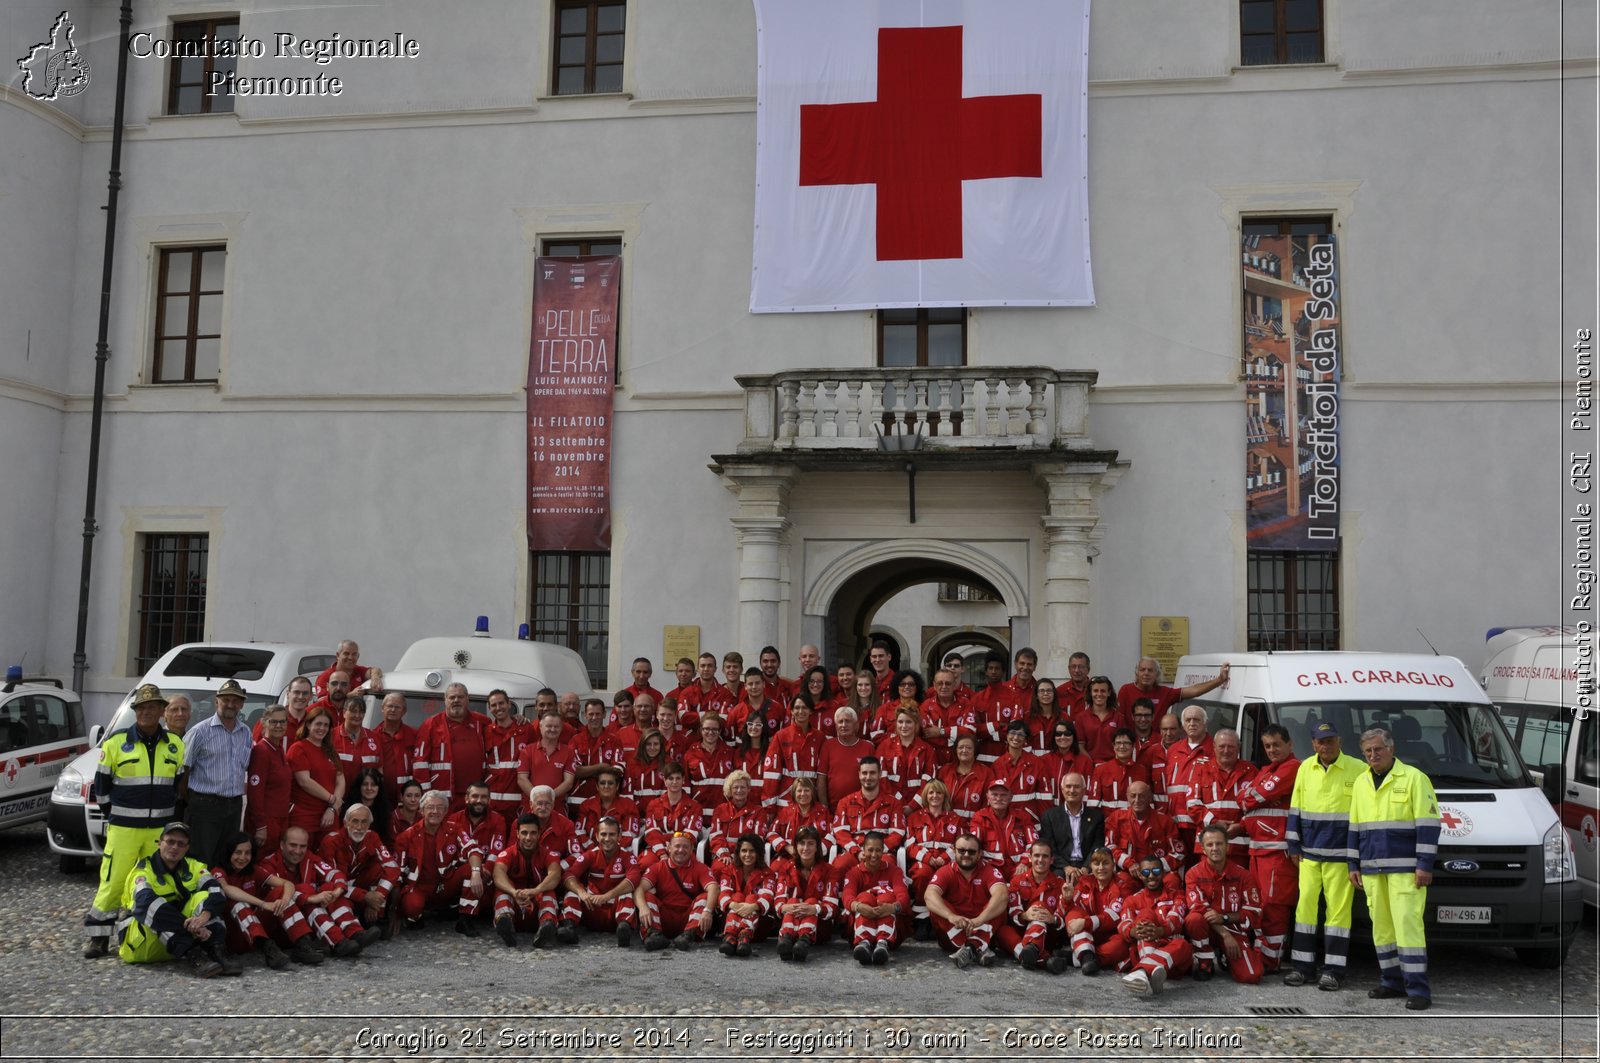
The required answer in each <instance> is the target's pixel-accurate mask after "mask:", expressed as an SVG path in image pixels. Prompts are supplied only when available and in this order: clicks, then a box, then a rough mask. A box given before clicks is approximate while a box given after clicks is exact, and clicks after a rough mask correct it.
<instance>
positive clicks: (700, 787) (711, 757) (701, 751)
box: [683, 742, 734, 808]
mask: <svg viewBox="0 0 1600 1063" xmlns="http://www.w3.org/2000/svg"><path fill="white" fill-rule="evenodd" d="M733 761H734V750H733V747H732V746H729V745H725V744H723V743H721V742H718V743H717V748H716V749H713V750H712V751H711V752H709V753H708V752H706V747H705V745H704V744H703V743H699V742H697V743H695V744H694V745H692V746H690V747H689V750H688V752H686V753H684V755H683V770H684V771H685V772H687V773H688V787H689V792H690V793H692V794H693V795H694V799H695V800H696V801H699V802H700V804H701V805H702V806H704V807H706V808H713V807H715V806H716V804H717V802H719V801H721V800H722V784H723V783H725V782H727V780H728V773H729V772H730V771H732V770H733Z"/></svg>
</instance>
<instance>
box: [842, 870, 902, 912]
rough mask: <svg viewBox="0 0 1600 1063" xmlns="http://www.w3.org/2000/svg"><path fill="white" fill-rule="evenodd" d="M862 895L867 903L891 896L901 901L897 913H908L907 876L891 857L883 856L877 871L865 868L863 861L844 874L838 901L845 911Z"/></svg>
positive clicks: (880, 900) (882, 901) (873, 902)
mask: <svg viewBox="0 0 1600 1063" xmlns="http://www.w3.org/2000/svg"><path fill="white" fill-rule="evenodd" d="M864 895H865V899H866V902H867V903H868V904H883V903H885V902H886V901H887V900H888V899H889V898H890V897H891V896H892V897H893V898H894V901H895V903H896V904H898V905H900V912H899V914H900V915H909V914H910V913H911V891H910V890H908V889H906V876H905V875H904V874H903V873H902V872H901V870H900V868H899V867H898V866H897V865H896V864H895V862H894V861H893V860H890V859H885V860H884V861H883V864H882V865H881V866H880V867H879V868H878V870H877V871H868V870H867V866H866V865H865V864H857V865H856V866H855V867H852V868H851V869H850V870H849V872H848V873H847V874H846V875H845V876H844V885H843V888H842V889H841V890H840V897H839V904H840V906H841V907H842V908H843V909H844V910H845V911H846V912H848V911H849V910H850V906H851V905H852V904H854V903H855V902H856V901H857V900H861V899H864ZM874 898H875V899H874Z"/></svg>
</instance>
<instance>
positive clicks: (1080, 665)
mask: <svg viewBox="0 0 1600 1063" xmlns="http://www.w3.org/2000/svg"><path fill="white" fill-rule="evenodd" d="M1056 697H1057V698H1058V699H1060V701H1061V711H1062V712H1064V713H1065V714H1066V715H1067V718H1068V719H1071V718H1072V715H1073V714H1074V713H1076V712H1078V711H1079V710H1080V709H1082V708H1083V707H1084V706H1085V705H1087V704H1088V703H1089V655H1088V654H1087V653H1084V652H1083V651H1082V650H1079V651H1077V652H1076V653H1074V654H1073V655H1072V656H1071V657H1068V658H1067V678H1065V679H1063V680H1062V681H1061V682H1059V683H1057V684H1056Z"/></svg>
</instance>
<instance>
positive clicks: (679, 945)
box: [672, 930, 694, 952]
mask: <svg viewBox="0 0 1600 1063" xmlns="http://www.w3.org/2000/svg"><path fill="white" fill-rule="evenodd" d="M672 947H673V948H675V949H677V950H678V951H679V952H688V951H689V950H690V949H692V948H694V938H692V937H690V936H689V932H688V931H687V930H685V931H684V932H683V933H681V934H679V935H678V936H677V937H675V938H673V939H672Z"/></svg>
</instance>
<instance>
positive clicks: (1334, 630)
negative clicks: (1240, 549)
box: [1249, 550, 1339, 651]
mask: <svg viewBox="0 0 1600 1063" xmlns="http://www.w3.org/2000/svg"><path fill="white" fill-rule="evenodd" d="M1249 566H1250V589H1249V603H1250V620H1249V623H1250V632H1249V639H1250V646H1249V648H1250V649H1251V650H1253V651H1254V650H1336V649H1338V648H1339V555H1338V553H1337V552H1333V551H1326V552H1320V553H1319V552H1312V551H1303V550H1251V551H1250V559H1249Z"/></svg>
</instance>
